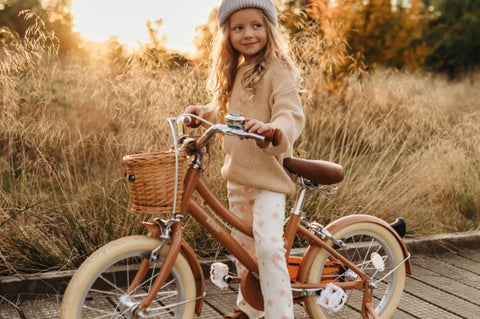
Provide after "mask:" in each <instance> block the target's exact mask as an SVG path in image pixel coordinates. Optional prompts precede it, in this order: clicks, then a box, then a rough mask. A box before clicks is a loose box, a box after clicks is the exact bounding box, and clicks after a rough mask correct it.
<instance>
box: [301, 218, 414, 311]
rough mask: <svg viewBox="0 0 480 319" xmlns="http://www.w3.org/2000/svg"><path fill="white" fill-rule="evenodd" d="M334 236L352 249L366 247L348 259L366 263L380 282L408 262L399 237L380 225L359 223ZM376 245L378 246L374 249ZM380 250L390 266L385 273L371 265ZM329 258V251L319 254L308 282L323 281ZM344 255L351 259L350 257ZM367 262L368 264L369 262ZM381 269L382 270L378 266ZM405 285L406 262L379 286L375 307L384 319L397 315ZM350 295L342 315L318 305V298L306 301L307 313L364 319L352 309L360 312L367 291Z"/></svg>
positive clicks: (375, 295)
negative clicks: (373, 257) (395, 268)
mask: <svg viewBox="0 0 480 319" xmlns="http://www.w3.org/2000/svg"><path fill="white" fill-rule="evenodd" d="M334 237H335V238H336V239H345V241H346V243H347V244H352V245H351V246H358V247H362V248H358V249H355V250H357V251H356V252H355V253H349V256H350V257H351V258H348V259H349V260H350V261H352V262H353V263H354V264H356V265H357V266H358V265H359V264H365V266H364V267H365V268H368V269H365V272H366V273H367V274H368V275H369V276H371V275H370V273H372V276H374V278H376V279H380V278H381V277H382V276H383V275H385V274H386V273H388V272H389V271H390V270H391V269H393V268H394V267H395V266H396V265H398V264H400V263H402V262H403V260H404V256H403V251H402V248H401V246H400V244H399V242H398V241H397V239H396V237H395V236H394V235H393V234H392V233H391V232H390V231H389V230H388V229H387V228H385V227H383V226H381V225H379V224H376V223H371V222H361V223H355V224H352V225H349V226H347V227H345V228H343V229H340V230H339V231H337V232H336V233H335V234H334ZM362 239H364V240H365V239H366V243H364V242H361V240H362ZM374 244H375V247H373V245H374ZM329 245H330V246H333V244H332V242H331V241H329ZM368 245H372V247H370V249H369V248H368ZM376 249H379V250H378V251H379V252H380V254H379V255H381V256H382V257H383V258H384V261H385V263H386V264H385V269H384V270H383V271H379V269H375V267H374V266H373V262H370V263H368V261H369V260H370V259H369V258H371V256H372V253H373V251H376ZM362 253H363V255H362ZM377 254H378V253H377ZM329 255H330V254H329V253H328V252H327V251H326V250H325V249H320V250H319V251H318V254H317V256H315V259H314V261H313V263H312V267H311V268H310V272H309V275H308V282H311V283H318V282H319V281H320V280H321V275H322V272H323V269H324V265H325V262H326V260H327V258H328V256H329ZM344 256H345V257H347V256H346V255H344ZM352 259H353V260H352ZM365 261H367V263H366V262H365ZM370 268H371V269H370ZM377 268H380V267H379V266H377ZM380 270H382V269H380ZM339 278H340V277H339ZM344 278H345V277H343V278H342V280H345V279H344ZM404 286H405V265H404V264H403V263H402V265H401V266H400V267H398V269H397V270H396V271H395V272H394V273H393V274H391V275H390V276H388V277H387V278H386V281H384V282H381V283H379V289H378V290H377V289H375V290H374V300H373V301H374V304H373V306H374V308H375V309H376V311H377V314H378V315H379V316H380V318H384V319H385V318H390V317H391V316H392V315H393V313H394V311H395V309H396V308H397V306H398V303H399V302H400V298H401V296H402V293H403V288H404ZM346 293H347V301H346V304H345V305H344V306H343V307H342V309H340V310H339V311H338V312H333V311H329V310H327V309H324V308H321V307H320V306H319V305H318V304H317V297H316V296H313V297H307V298H306V299H305V304H304V307H305V311H306V312H307V313H308V315H309V316H310V318H354V317H357V318H360V317H361V314H360V313H358V312H354V311H352V309H357V311H358V310H359V309H360V308H361V306H360V305H361V297H362V295H363V291H358V290H357V291H346ZM355 294H357V295H355ZM358 294H359V295H358ZM348 311H352V313H348Z"/></svg>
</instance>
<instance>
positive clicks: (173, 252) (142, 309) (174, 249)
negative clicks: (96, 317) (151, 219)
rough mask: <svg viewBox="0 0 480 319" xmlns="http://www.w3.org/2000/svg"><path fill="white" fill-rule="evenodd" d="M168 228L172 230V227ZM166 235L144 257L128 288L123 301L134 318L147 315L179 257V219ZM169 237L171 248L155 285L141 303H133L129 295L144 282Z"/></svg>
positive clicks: (180, 235)
mask: <svg viewBox="0 0 480 319" xmlns="http://www.w3.org/2000/svg"><path fill="white" fill-rule="evenodd" d="M163 226H164V225H163ZM161 228H162V230H163V231H165V230H166V228H164V227H161ZM168 229H169V230H170V228H168ZM164 235H165V236H164V237H165V238H164V241H163V242H162V244H161V245H160V246H159V247H157V248H156V249H154V250H153V251H152V252H151V253H150V256H148V257H147V256H145V258H143V260H142V262H141V264H140V268H139V270H138V271H137V273H136V274H135V277H134V279H133V281H132V283H131V284H130V286H129V288H128V290H127V294H126V295H125V296H124V298H123V299H122V301H121V303H122V306H123V307H125V308H127V309H129V313H130V314H131V315H133V317H134V318H139V317H140V318H141V317H143V316H144V315H146V312H147V308H148V307H149V306H150V304H151V303H152V301H153V300H154V298H155V296H156V295H157V294H158V292H159V291H160V289H161V288H162V285H163V284H164V283H165V281H166V280H167V277H168V275H169V273H170V272H171V270H172V268H173V266H174V264H175V260H176V259H177V256H178V253H179V252H180V248H181V241H182V225H181V223H179V222H178V221H174V222H173V223H172V225H171V232H170V231H166V232H165V234H164ZM167 239H169V243H170V248H169V249H168V252H167V255H166V256H165V258H164V262H163V264H162V266H161V267H160V271H159V272H158V275H157V278H155V281H154V282H153V285H152V287H151V288H150V290H149V291H148V294H147V296H146V297H145V299H144V300H143V301H142V302H141V303H140V304H131V303H130V301H129V298H128V296H129V295H130V294H131V293H132V292H133V291H134V290H135V289H136V288H137V287H138V286H139V284H140V283H141V282H142V280H143V279H144V277H145V276H146V274H147V273H148V271H149V270H150V266H151V264H152V262H154V261H155V260H156V259H157V258H158V256H157V255H158V253H159V251H160V250H161V249H162V248H163V246H164V245H165V244H166V243H167Z"/></svg>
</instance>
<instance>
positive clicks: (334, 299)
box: [317, 283, 347, 312]
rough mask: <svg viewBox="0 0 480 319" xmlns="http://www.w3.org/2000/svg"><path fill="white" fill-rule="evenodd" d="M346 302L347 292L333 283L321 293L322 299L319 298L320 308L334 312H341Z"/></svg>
mask: <svg viewBox="0 0 480 319" xmlns="http://www.w3.org/2000/svg"><path fill="white" fill-rule="evenodd" d="M346 301H347V294H346V293H345V291H344V290H343V289H342V288H340V287H338V286H336V285H334V284H332V283H329V284H328V285H327V287H325V289H323V290H322V292H321V293H320V297H318V298H317V304H318V305H319V306H321V307H324V308H325V309H328V310H331V311H333V312H337V311H339V310H340V309H341V308H342V307H343V305H344V304H345V302H346Z"/></svg>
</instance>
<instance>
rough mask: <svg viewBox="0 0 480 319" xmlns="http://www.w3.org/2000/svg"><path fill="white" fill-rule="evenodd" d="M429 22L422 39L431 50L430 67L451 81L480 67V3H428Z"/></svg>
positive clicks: (449, 0)
mask: <svg viewBox="0 0 480 319" xmlns="http://www.w3.org/2000/svg"><path fill="white" fill-rule="evenodd" d="M425 5H426V7H427V8H429V13H430V16H429V21H428V24H427V25H426V26H425V28H424V30H423V37H422V39H423V40H424V41H426V42H427V43H428V45H429V47H430V48H431V51H432V52H431V54H429V56H428V57H427V59H426V65H427V67H429V68H431V69H432V70H437V71H442V72H446V73H447V74H448V75H449V76H450V77H451V78H453V77H455V76H456V75H458V74H461V73H464V72H468V71H470V70H473V69H474V68H476V67H478V65H479V64H480V1H478V0H431V1H429V0H426V1H425Z"/></svg>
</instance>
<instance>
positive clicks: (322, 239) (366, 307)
mask: <svg viewBox="0 0 480 319" xmlns="http://www.w3.org/2000/svg"><path fill="white" fill-rule="evenodd" d="M202 157H203V151H199V152H197V153H196V154H195V156H194V159H193V160H191V163H190V166H189V168H188V169H187V172H186V175H185V178H184V190H183V200H182V203H181V209H180V213H179V214H175V215H174V216H173V217H172V218H171V219H170V221H163V220H156V222H155V223H143V225H144V226H145V227H146V228H147V229H148V230H149V232H150V235H151V236H154V237H157V238H160V239H164V241H163V242H162V246H160V247H158V249H155V250H154V251H153V252H152V254H151V256H150V258H155V256H154V255H155V251H157V250H159V249H160V248H161V247H163V245H164V244H165V243H166V241H168V242H169V246H170V247H169V249H168V252H167V255H166V256H165V262H164V264H163V265H162V267H161V269H160V272H159V274H158V276H157V278H156V280H155V282H154V284H153V286H152V288H151V289H150V291H149V292H148V295H147V297H146V298H145V300H144V301H143V302H142V303H141V304H140V305H139V306H138V307H137V308H136V309H135V314H139V313H141V312H142V311H144V310H145V309H147V308H148V307H149V305H150V303H151V302H152V301H153V299H154V297H155V295H156V294H157V293H158V291H159V290H160V288H161V286H162V285H163V284H164V282H165V280H166V278H167V276H168V273H170V271H171V269H172V267H173V265H174V262H175V260H176V258H177V255H178V254H179V253H180V252H181V253H182V254H184V255H185V257H186V258H187V260H188V261H189V264H190V266H191V268H192V271H193V272H194V276H195V280H196V286H197V298H196V300H195V302H196V307H195V312H196V313H197V315H200V313H201V309H202V305H203V297H204V281H203V280H204V278H203V273H202V270H201V267H200V264H199V262H198V259H197V257H196V255H195V253H194V252H193V250H192V249H191V248H190V247H189V246H188V245H187V244H186V243H185V241H184V240H183V239H182V232H183V226H182V220H183V218H185V217H186V216H187V215H188V214H190V215H191V216H192V217H193V218H194V219H195V220H196V221H197V222H198V223H199V224H200V225H202V227H204V228H205V230H207V231H208V233H210V234H211V235H212V236H213V237H214V238H215V239H216V240H218V241H219V242H220V243H221V245H222V246H223V247H225V248H226V249H227V250H228V251H229V252H230V253H231V254H232V255H233V256H234V257H235V258H237V260H238V261H239V262H240V263H241V264H243V265H244V266H245V268H246V269H247V270H248V271H249V274H248V275H247V276H244V277H243V278H242V289H246V290H245V294H244V296H245V297H246V298H247V301H248V299H249V298H248V295H250V296H252V295H253V296H255V297H253V298H252V300H262V301H261V304H260V305H258V304H257V305H256V306H255V305H253V306H254V307H256V308H258V309H259V310H262V308H263V297H262V295H261V291H260V289H259V285H258V284H255V281H256V279H258V263H257V260H256V258H255V257H254V256H252V255H251V254H250V253H249V252H247V251H246V250H245V249H243V248H242V247H241V245H240V244H239V243H238V242H237V241H236V240H235V239H234V238H233V237H232V236H231V234H230V231H229V230H227V229H226V228H225V227H224V226H223V225H222V224H221V223H220V222H219V221H218V220H217V218H219V219H220V220H222V221H223V222H225V223H226V224H228V225H230V226H231V227H232V228H234V229H236V230H238V231H240V232H241V233H243V234H245V235H247V236H249V237H251V238H253V230H252V225H249V224H247V223H245V222H244V221H242V220H240V219H239V218H237V217H236V216H235V215H234V214H233V213H231V212H230V210H229V209H227V208H226V207H225V206H224V205H223V204H222V202H220V201H219V200H218V199H217V197H216V196H215V195H214V194H213V193H212V192H211V191H210V189H209V187H208V186H207V184H206V183H205V181H204V180H203V178H202V174H201V172H202ZM307 191H308V189H307V187H306V185H305V184H303V187H301V188H300V189H299V191H298V194H297V200H296V204H295V208H294V210H293V212H292V214H290V217H289V220H288V223H287V227H286V230H285V234H284V247H285V249H286V258H287V260H288V257H289V255H290V251H291V248H292V246H293V243H294V239H295V235H296V234H299V235H300V236H302V237H303V238H304V239H305V240H307V241H308V242H309V243H310V247H309V248H308V249H307V251H306V253H305V254H304V256H303V258H302V262H301V265H300V268H299V271H298V275H297V278H296V279H294V280H293V281H292V284H291V286H292V290H293V291H297V292H302V294H301V295H300V297H299V298H295V300H294V301H295V302H299V301H301V300H303V298H304V297H308V296H311V295H314V294H315V293H316V292H318V291H319V290H321V289H324V288H325V287H326V285H327V284H326V283H308V282H307V280H308V278H307V276H308V273H309V269H310V266H311V264H312V263H313V259H314V257H315V255H316V254H315V252H316V251H318V250H319V249H325V250H327V251H328V253H329V254H330V255H331V256H332V257H333V258H335V259H336V260H337V261H338V262H340V263H341V264H343V265H345V266H347V267H348V268H349V269H351V270H352V271H353V272H354V273H355V274H356V275H357V276H358V277H357V278H358V279H356V280H354V281H350V282H338V283H336V285H337V286H338V287H340V288H341V289H343V290H349V289H358V290H361V289H363V290H364V293H363V304H362V317H363V318H368V317H372V318H378V316H377V314H376V313H375V310H374V309H373V306H372V304H371V301H372V296H373V289H374V288H375V283H374V282H373V280H372V279H370V278H369V277H368V276H367V275H366V274H365V273H364V272H363V271H362V270H361V269H359V268H358V267H357V266H356V265H355V264H353V263H351V262H350V261H349V260H348V259H346V258H345V257H344V256H342V255H341V254H340V253H339V252H337V251H336V250H335V249H334V248H333V247H332V246H333V243H335V244H340V245H341V244H342V243H341V242H339V241H336V239H335V238H334V237H333V235H332V234H335V232H336V231H337V230H339V229H341V228H343V227H345V226H348V225H350V224H352V223H356V222H364V221H368V222H373V223H377V224H380V225H382V226H384V227H385V228H387V229H388V230H389V231H390V232H391V233H392V234H394V235H395V237H396V238H397V240H398V242H399V243H400V246H401V247H402V250H403V254H404V257H405V260H404V261H403V262H402V263H405V266H406V272H407V274H411V265H410V260H409V254H408V251H407V249H406V247H405V244H404V243H403V241H402V240H401V238H400V237H399V235H398V234H397V233H396V232H395V230H393V228H392V227H391V226H390V225H388V224H387V223H386V222H384V221H382V220H380V219H378V218H376V217H373V216H368V215H353V216H348V217H344V218H341V219H339V220H337V221H335V222H333V223H331V224H330V225H328V226H327V227H326V228H323V227H322V229H321V230H320V231H319V232H318V231H317V232H314V231H312V230H311V229H307V228H306V227H304V226H303V225H302V224H301V213H302V207H303V203H304V201H305V197H306V194H307ZM195 192H196V193H197V194H198V195H200V197H201V198H202V199H203V203H204V204H205V205H207V206H208V207H209V208H210V209H211V210H212V211H213V212H214V214H212V213H211V212H209V211H208V210H205V209H204V208H203V207H202V206H200V205H199V204H198V203H197V201H195V199H194V197H193V195H194V193H195ZM149 265H150V262H149V259H146V258H145V259H144V260H143V261H142V264H141V266H140V269H139V271H138V272H137V274H136V276H135V278H134V280H133V281H132V284H131V285H130V288H129V292H130V291H133V290H134V289H135V287H136V286H137V285H138V283H140V282H141V281H142V279H143V277H144V276H145V274H146V273H147V271H148V269H149ZM397 267H398V266H397ZM245 282H247V283H246V285H245V286H243V284H244V283H245ZM192 301H193V300H192Z"/></svg>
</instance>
